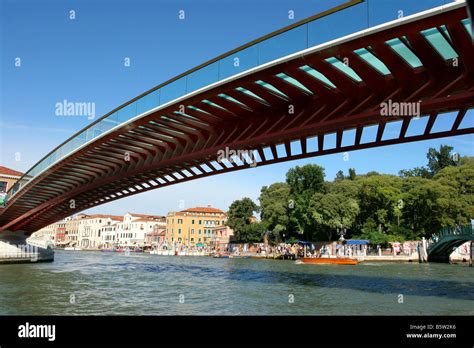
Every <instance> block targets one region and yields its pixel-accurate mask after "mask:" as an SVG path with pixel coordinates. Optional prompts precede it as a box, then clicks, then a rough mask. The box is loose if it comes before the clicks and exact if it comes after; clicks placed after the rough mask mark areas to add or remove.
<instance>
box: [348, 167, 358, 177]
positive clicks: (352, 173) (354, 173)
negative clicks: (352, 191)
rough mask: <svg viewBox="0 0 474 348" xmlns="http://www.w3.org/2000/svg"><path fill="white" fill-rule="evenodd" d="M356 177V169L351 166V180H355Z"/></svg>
mask: <svg viewBox="0 0 474 348" xmlns="http://www.w3.org/2000/svg"><path fill="white" fill-rule="evenodd" d="M356 177H357V174H356V170H355V169H354V168H349V177H348V178H349V180H355V178H356Z"/></svg>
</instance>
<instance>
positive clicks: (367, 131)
mask: <svg viewBox="0 0 474 348" xmlns="http://www.w3.org/2000/svg"><path fill="white" fill-rule="evenodd" d="M378 129H379V126H378V125H373V126H366V127H364V128H363V129H362V136H361V137H360V144H367V143H372V142H374V141H375V140H376V139H377V131H378Z"/></svg>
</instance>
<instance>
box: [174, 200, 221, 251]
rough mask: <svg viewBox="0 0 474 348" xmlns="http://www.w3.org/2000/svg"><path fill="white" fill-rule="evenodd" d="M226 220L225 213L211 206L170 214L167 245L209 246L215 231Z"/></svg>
mask: <svg viewBox="0 0 474 348" xmlns="http://www.w3.org/2000/svg"><path fill="white" fill-rule="evenodd" d="M226 220H227V214H226V213H225V212H223V211H222V210H220V209H217V208H213V207H211V206H207V207H195V208H189V209H186V210H182V211H179V212H170V213H169V214H168V216H167V217H166V240H167V244H168V245H170V246H174V247H179V246H190V247H206V246H209V245H210V244H211V241H212V237H213V229H214V228H215V227H217V226H222V225H224V224H225V222H226Z"/></svg>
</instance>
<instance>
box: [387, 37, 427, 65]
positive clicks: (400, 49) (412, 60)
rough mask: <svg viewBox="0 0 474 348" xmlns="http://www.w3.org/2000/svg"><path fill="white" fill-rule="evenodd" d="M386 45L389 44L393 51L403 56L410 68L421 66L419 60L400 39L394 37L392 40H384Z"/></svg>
mask: <svg viewBox="0 0 474 348" xmlns="http://www.w3.org/2000/svg"><path fill="white" fill-rule="evenodd" d="M385 43H386V44H387V45H389V46H390V48H391V49H392V50H394V51H395V53H397V54H398V55H399V56H400V57H402V58H403V60H405V61H406V62H407V63H408V64H410V66H411V67H412V68H419V67H420V66H423V64H421V61H420V60H419V59H418V57H417V56H416V55H415V54H414V53H413V52H412V51H411V50H410V49H409V48H408V47H407V45H405V44H404V43H403V42H402V40H400V39H398V38H396V39H392V40H388V41H386V42H385Z"/></svg>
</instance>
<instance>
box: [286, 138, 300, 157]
mask: <svg viewBox="0 0 474 348" xmlns="http://www.w3.org/2000/svg"><path fill="white" fill-rule="evenodd" d="M290 151H291V156H298V155H301V154H302V153H303V150H302V149H301V141H300V140H295V141H292V142H291V143H290ZM288 155H290V154H288Z"/></svg>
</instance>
